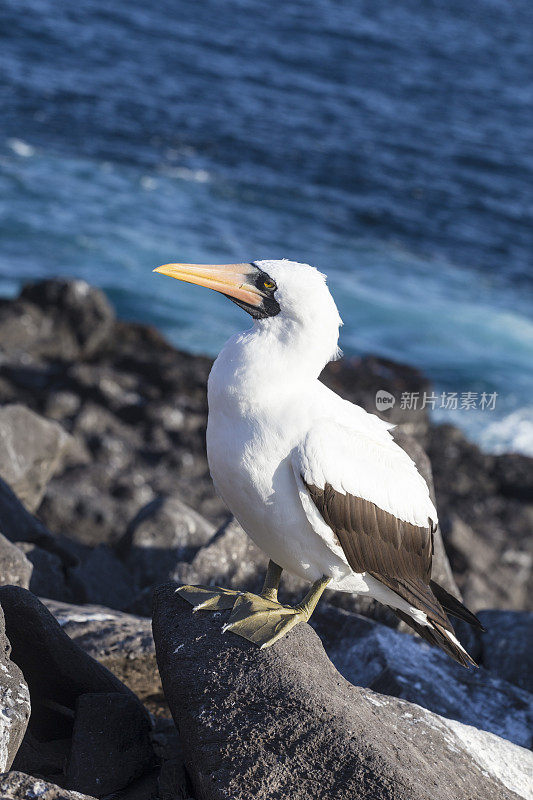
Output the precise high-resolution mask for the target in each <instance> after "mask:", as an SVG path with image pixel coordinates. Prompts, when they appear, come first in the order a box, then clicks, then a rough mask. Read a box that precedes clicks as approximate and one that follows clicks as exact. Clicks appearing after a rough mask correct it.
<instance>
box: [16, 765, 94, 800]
mask: <svg viewBox="0 0 533 800" xmlns="http://www.w3.org/2000/svg"><path fill="white" fill-rule="evenodd" d="M0 798H2V800H3V799H4V798H5V800H37V798H39V800H94V799H93V798H92V797H88V795H86V794H80V793H79V792H72V791H69V790H67V789H63V788H62V787H60V786H56V785H55V784H53V783H48V781H43V780H42V779H41V778H34V777H33V776H32V775H26V774H25V773H24V772H16V771H13V772H4V773H3V774H2V775H0Z"/></svg>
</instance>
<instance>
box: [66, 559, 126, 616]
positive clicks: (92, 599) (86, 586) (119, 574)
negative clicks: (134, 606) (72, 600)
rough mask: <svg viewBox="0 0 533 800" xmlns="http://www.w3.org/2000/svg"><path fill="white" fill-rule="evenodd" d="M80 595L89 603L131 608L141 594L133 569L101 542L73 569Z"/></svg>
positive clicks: (73, 576)
mask: <svg viewBox="0 0 533 800" xmlns="http://www.w3.org/2000/svg"><path fill="white" fill-rule="evenodd" d="M72 578H73V580H75V581H76V583H77V588H78V597H77V598H76V599H81V600H83V602H85V603H94V604H96V605H103V606H110V607H111V608H117V609H120V610H123V609H127V608H128V607H129V606H130V605H131V602H132V600H133V599H134V597H135V595H136V593H137V587H136V584H135V582H134V580H133V577H132V575H131V573H130V572H129V570H128V569H127V568H126V567H125V566H124V564H122V562H121V561H119V559H118V558H117V557H116V555H115V554H114V553H113V551H112V550H111V549H110V548H109V547H107V546H106V545H103V544H101V545H98V546H97V547H95V548H94V549H92V550H90V551H89V552H88V553H87V554H86V556H85V558H83V560H82V561H81V563H80V564H79V566H77V567H76V568H75V569H74V570H73V571H72Z"/></svg>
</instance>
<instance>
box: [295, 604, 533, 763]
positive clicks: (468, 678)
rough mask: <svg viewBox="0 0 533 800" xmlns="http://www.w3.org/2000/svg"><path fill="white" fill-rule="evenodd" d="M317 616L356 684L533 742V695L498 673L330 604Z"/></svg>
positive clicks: (335, 656)
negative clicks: (465, 664)
mask: <svg viewBox="0 0 533 800" xmlns="http://www.w3.org/2000/svg"><path fill="white" fill-rule="evenodd" d="M311 621H312V624H313V628H314V629H315V630H316V631H317V633H318V634H319V635H320V636H321V638H323V641H324V646H325V648H326V652H327V654H328V656H329V658H330V659H331V660H332V662H333V663H334V664H335V666H336V668H337V669H338V670H339V672H340V673H341V675H343V676H344V677H345V678H346V679H347V680H348V681H350V683H354V684H357V685H358V686H367V687H369V688H371V689H373V690H374V691H376V692H380V693H382V694H387V695H391V696H393V697H400V698H402V699H404V700H409V702H411V703H417V704H418V705H420V706H423V707H424V708H427V709H428V710H429V711H433V712H434V713H436V714H441V715H442V716H444V717H448V718H450V719H456V720H459V721H460V722H463V723H465V724H467V725H473V726H474V727H476V728H480V729H481V730H485V731H490V732H491V733H495V734H497V735H498V736H501V737H502V738H504V739H509V741H511V742H514V743H515V744H519V745H521V746H522V747H528V748H529V747H531V746H532V745H533V733H532V732H533V695H532V694H530V693H529V692H527V691H524V689H520V688H518V687H517V686H515V685H513V684H512V683H509V682H508V681H507V680H503V679H502V677H499V676H498V673H493V672H491V671H489V670H488V669H486V668H485V667H480V668H479V669H475V668H473V667H472V668H470V669H465V667H462V666H460V665H459V664H456V663H455V662H454V661H452V659H451V658H450V657H449V656H447V655H446V653H443V652H442V651H441V650H439V649H438V648H436V647H432V646H431V645H429V644H427V642H425V641H423V640H422V639H420V638H419V637H418V636H416V637H415V636H409V635H408V634H405V633H400V632H398V631H395V630H391V629H390V628H388V627H386V626H385V625H381V624H379V623H376V622H373V621H371V620H369V619H366V618H364V617H360V616H358V615H356V614H349V613H346V612H345V611H341V610H340V609H336V608H333V607H331V606H328V605H327V604H323V605H322V604H321V605H319V606H318V608H317V610H316V611H315V613H314V614H313V617H312V618H311ZM524 647H526V645H524ZM485 666H488V665H486V664H485Z"/></svg>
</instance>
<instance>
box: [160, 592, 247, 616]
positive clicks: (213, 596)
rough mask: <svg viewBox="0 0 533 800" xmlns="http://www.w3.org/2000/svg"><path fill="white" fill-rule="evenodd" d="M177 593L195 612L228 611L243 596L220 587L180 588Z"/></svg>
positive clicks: (240, 593)
mask: <svg viewBox="0 0 533 800" xmlns="http://www.w3.org/2000/svg"><path fill="white" fill-rule="evenodd" d="M176 592H177V594H179V596H180V597H183V599H184V600H187V602H188V603H190V604H191V606H192V607H193V608H192V610H193V611H224V610H228V609H230V608H233V606H234V605H235V602H236V600H238V599H239V597H240V596H241V595H242V592H238V591H236V590H235V589H223V588H221V587H220V586H180V588H179V589H176Z"/></svg>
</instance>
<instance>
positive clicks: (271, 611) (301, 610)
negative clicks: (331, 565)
mask: <svg viewBox="0 0 533 800" xmlns="http://www.w3.org/2000/svg"><path fill="white" fill-rule="evenodd" d="M267 577H268V574H267ZM330 580H331V578H327V577H325V576H324V577H322V578H319V580H317V581H315V582H314V583H313V585H312V586H311V588H310V589H309V591H308V592H307V594H306V595H305V597H304V598H303V600H302V602H301V603H298V605H297V606H294V607H293V606H282V605H280V604H279V603H278V602H276V601H275V600H273V599H271V598H269V597H267V596H264V595H261V596H259V595H256V594H251V593H250V592H243V593H242V594H241V596H240V597H238V598H237V600H236V602H235V605H234V606H233V611H232V612H231V615H230V618H229V621H228V623H227V624H226V625H224V628H223V630H224V631H231V633H236V634H237V635H238V636H242V637H243V638H244V639H248V641H250V642H254V643H255V644H257V645H259V647H261V648H264V647H270V645H272V644H274V642H277V641H278V639H281V638H282V637H283V636H285V634H286V633H288V632H289V631H290V630H291V629H292V628H294V626H295V625H298V623H300V622H307V621H308V619H309V617H310V616H311V614H312V613H313V611H314V610H315V608H316V604H317V603H318V601H319V600H320V597H321V596H322V593H323V591H324V589H325V588H326V586H327V585H328V583H329V582H330Z"/></svg>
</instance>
